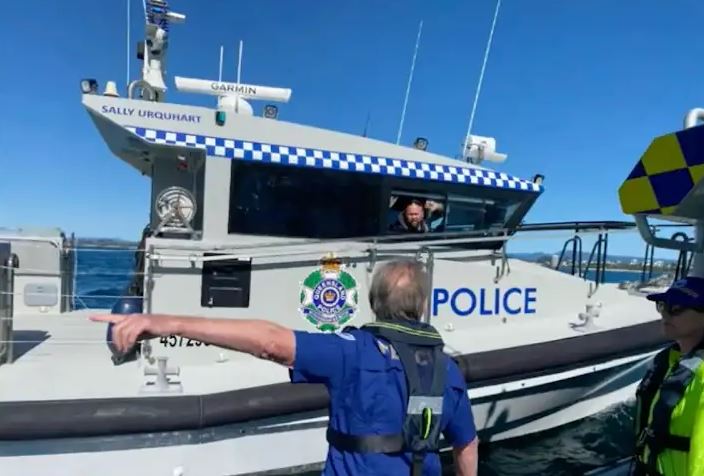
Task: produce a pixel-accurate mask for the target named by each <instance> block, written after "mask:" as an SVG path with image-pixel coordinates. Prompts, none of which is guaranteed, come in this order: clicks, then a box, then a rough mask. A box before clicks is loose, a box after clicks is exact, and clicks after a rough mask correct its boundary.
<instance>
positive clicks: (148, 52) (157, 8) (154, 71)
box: [130, 0, 186, 101]
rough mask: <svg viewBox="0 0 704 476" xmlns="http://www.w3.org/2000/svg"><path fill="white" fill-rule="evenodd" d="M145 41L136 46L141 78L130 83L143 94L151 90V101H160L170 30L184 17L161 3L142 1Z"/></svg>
mask: <svg viewBox="0 0 704 476" xmlns="http://www.w3.org/2000/svg"><path fill="white" fill-rule="evenodd" d="M142 3H143V5H144V17H145V20H146V25H145V29H144V30H145V39H144V41H143V42H140V43H139V44H138V45H137V58H139V59H141V60H142V61H143V66H142V79H141V81H136V82H133V83H131V84H130V86H131V88H134V87H136V86H139V87H141V88H142V90H143V92H144V90H145V89H149V90H150V96H151V97H150V99H152V100H154V101H163V100H164V98H165V95H166V83H165V82H164V72H165V71H166V56H167V51H168V47H169V27H170V25H171V23H183V22H184V21H185V20H186V16H185V15H183V14H180V13H176V12H172V11H170V10H169V5H168V3H167V2H166V1H164V0H143V2H142Z"/></svg>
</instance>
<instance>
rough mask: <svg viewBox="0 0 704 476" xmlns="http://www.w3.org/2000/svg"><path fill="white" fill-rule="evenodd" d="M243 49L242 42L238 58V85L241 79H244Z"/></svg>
mask: <svg viewBox="0 0 704 476" xmlns="http://www.w3.org/2000/svg"><path fill="white" fill-rule="evenodd" d="M242 47H243V42H242V40H240V52H239V56H238V58H237V85H239V84H240V82H241V81H240V79H242V76H241V74H242Z"/></svg>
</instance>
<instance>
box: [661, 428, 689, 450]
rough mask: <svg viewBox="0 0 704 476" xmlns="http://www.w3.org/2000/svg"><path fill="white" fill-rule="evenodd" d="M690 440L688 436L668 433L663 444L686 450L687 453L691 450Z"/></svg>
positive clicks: (674, 448) (669, 447)
mask: <svg viewBox="0 0 704 476" xmlns="http://www.w3.org/2000/svg"><path fill="white" fill-rule="evenodd" d="M689 441H690V438H688V437H686V436H679V435H673V434H669V433H668V434H667V435H666V436H665V438H664V439H663V445H664V446H665V448H668V449H671V450H676V451H684V452H685V453H687V452H689Z"/></svg>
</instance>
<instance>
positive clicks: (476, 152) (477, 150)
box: [463, 134, 508, 164]
mask: <svg viewBox="0 0 704 476" xmlns="http://www.w3.org/2000/svg"><path fill="white" fill-rule="evenodd" d="M463 152H464V154H463V155H464V159H465V160H466V161H467V162H471V163H473V164H480V163H482V162H483V161H485V160H488V161H489V162H496V163H501V162H503V161H504V160H506V157H508V156H507V155H506V154H499V153H498V152H496V139H494V138H493V137H484V136H475V135H471V134H470V135H469V136H468V137H467V141H466V142H465V146H464V151H463Z"/></svg>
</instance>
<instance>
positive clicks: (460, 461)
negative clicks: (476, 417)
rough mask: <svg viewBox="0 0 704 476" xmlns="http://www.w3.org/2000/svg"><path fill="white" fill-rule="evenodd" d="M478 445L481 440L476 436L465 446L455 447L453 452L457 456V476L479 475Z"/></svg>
mask: <svg viewBox="0 0 704 476" xmlns="http://www.w3.org/2000/svg"><path fill="white" fill-rule="evenodd" d="M478 445H479V440H478V438H477V437H474V439H473V440H472V441H471V442H470V443H468V444H466V445H465V446H461V447H459V448H457V447H455V448H453V450H452V453H453V456H454V457H455V474H456V475H457V476H477V463H478V461H479V457H478V451H477V447H478Z"/></svg>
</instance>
